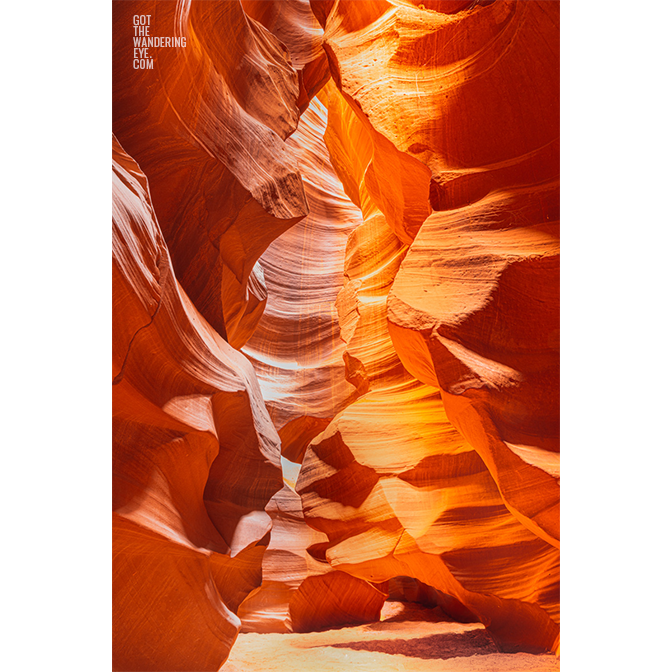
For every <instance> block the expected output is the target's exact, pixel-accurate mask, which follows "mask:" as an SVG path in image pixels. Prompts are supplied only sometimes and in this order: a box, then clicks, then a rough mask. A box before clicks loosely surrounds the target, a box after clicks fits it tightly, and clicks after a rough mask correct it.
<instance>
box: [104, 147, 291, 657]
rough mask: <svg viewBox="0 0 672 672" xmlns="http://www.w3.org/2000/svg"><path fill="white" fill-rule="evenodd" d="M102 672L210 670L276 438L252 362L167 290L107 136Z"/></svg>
mask: <svg viewBox="0 0 672 672" xmlns="http://www.w3.org/2000/svg"><path fill="white" fill-rule="evenodd" d="M112 230H113V266H112V268H113V311H114V312H113V319H114V322H113V324H114V332H113V352H112V375H113V382H112V384H113V450H112V479H113V502H112V505H113V510H114V517H113V552H114V559H113V628H114V647H113V664H114V667H115V669H120V670H121V669H124V670H138V669H146V670H168V669H170V670H177V669H203V670H205V669H213V670H216V669H218V668H219V666H220V665H221V664H222V663H223V662H224V660H226V656H227V654H228V651H229V649H230V647H231V645H232V643H233V640H234V639H235V636H236V633H237V631H238V628H239V625H240V621H239V619H238V618H237V617H236V615H235V610H236V609H237V607H238V605H239V603H240V601H241V600H242V597H243V596H245V595H246V594H247V593H249V592H250V591H251V590H252V589H253V588H254V587H256V586H257V585H258V584H259V582H260V580H261V560H262V551H263V546H262V547H261V548H259V547H257V544H258V543H260V542H263V539H264V536H265V535H266V534H267V532H268V529H269V528H270V519H269V518H268V515H267V514H266V513H265V512H264V507H265V506H266V504H267V503H268V501H269V499H270V498H271V496H272V495H273V494H274V493H275V492H276V491H277V490H278V489H279V488H280V487H282V476H281V471H280V440H279V437H278V434H277V432H276V431H275V428H274V426H273V424H272V423H271V421H270V418H269V416H268V413H267V412H266V408H265V406H264V403H263V399H262V397H261V392H260V390H259V385H258V383H257V380H256V378H255V376H254V372H253V370H252V367H251V365H250V364H249V362H248V361H247V360H246V359H245V357H244V356H243V355H242V354H240V353H239V352H237V351H236V350H234V349H233V348H232V347H231V346H230V345H229V344H228V343H226V342H225V341H224V340H223V339H222V338H221V337H220V336H219V335H218V334H217V333H216V332H215V331H214V329H213V328H212V327H211V326H210V325H209V324H208V323H207V322H206V321H205V320H204V319H203V317H202V316H201V315H200V314H199V313H198V311H197V310H196V309H195V307H194V306H193V304H192V302H191V301H190V300H189V298H188V297H187V295H186V294H185V293H184V291H183V290H182V288H181V287H180V285H179V283H178V282H177V281H176V280H175V276H174V273H173V268H172V263H171V259H170V255H169V252H168V249H167V247H166V244H165V242H164V239H163V237H162V235H161V232H160V230H159V227H158V224H157V220H156V215H155V213H154V209H153V204H152V200H151V197H150V192H149V189H148V185H147V180H146V177H145V176H144V175H143V173H142V171H141V170H140V169H139V167H138V165H137V163H136V162H135V161H134V160H133V159H132V158H131V157H130V156H129V155H128V154H127V153H126V152H125V151H124V150H123V148H122V147H121V145H120V144H119V143H118V142H117V140H116V139H113V229H112Z"/></svg>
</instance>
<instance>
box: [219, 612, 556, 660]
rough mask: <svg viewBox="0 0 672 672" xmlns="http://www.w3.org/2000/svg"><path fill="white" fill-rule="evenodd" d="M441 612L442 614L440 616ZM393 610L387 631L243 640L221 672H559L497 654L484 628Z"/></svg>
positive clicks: (384, 619) (523, 656) (386, 617)
mask: <svg viewBox="0 0 672 672" xmlns="http://www.w3.org/2000/svg"><path fill="white" fill-rule="evenodd" d="M437 612H438V613H437ZM440 614H441V612H440V611H438V610H430V609H423V608H422V607H419V606H417V605H411V604H404V603H401V602H386V603H385V606H384V607H383V613H382V615H381V622H380V623H372V624H369V625H361V626H357V627H346V628H338V629H335V630H328V631H326V632H314V633H308V634H298V633H296V634H285V635H278V634H267V635H261V634H256V633H247V634H241V635H239V636H238V639H237V640H236V643H235V644H234V646H233V650H232V651H231V655H230V656H229V660H228V661H227V663H226V664H225V665H224V666H223V667H221V668H220V672H276V671H277V672H281V671H282V672H297V671H301V672H349V671H350V670H352V672H437V671H438V670H441V671H445V672H452V671H454V672H516V671H517V670H530V671H534V672H542V671H543V672H547V671H548V672H550V671H553V672H557V671H559V670H560V661H559V660H558V659H557V658H556V657H555V656H553V655H541V656H539V655H531V654H527V653H516V654H506V653H497V648H496V647H495V645H494V643H493V641H492V640H491V639H490V637H489V635H488V634H487V633H486V632H485V629H484V628H483V626H482V625H480V624H473V623H470V624H468V625H463V624H461V623H450V622H446V621H442V620H441V618H442V616H441V615H440Z"/></svg>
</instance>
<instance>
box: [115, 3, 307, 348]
mask: <svg viewBox="0 0 672 672" xmlns="http://www.w3.org/2000/svg"><path fill="white" fill-rule="evenodd" d="M136 14H151V16H152V28H151V34H152V35H163V36H173V35H176V36H178V37H182V36H183V37H185V38H186V40H187V47H186V48H177V49H172V48H171V49H161V51H160V55H157V57H156V58H155V68H154V69H151V70H134V69H133V68H132V59H131V57H130V55H129V53H130V50H131V48H132V44H133V24H132V17H133V15H136ZM113 19H114V45H113V46H114V59H113V85H114V86H113V101H114V105H113V129H114V132H115V134H116V135H117V137H118V138H119V140H120V142H121V143H122V144H123V145H124V147H125V148H126V149H127V150H128V151H129V152H130V154H131V155H132V156H134V157H135V158H136V160H137V161H138V163H139V164H140V166H141V167H142V170H143V171H144V173H145V174H146V175H147V177H148V179H149V181H150V183H151V185H152V193H153V195H154V202H155V207H156V209H157V216H158V221H159V222H160V226H161V230H162V233H163V235H164V238H165V240H166V242H167V244H168V246H169V248H170V249H171V252H172V253H173V257H174V268H175V274H176V276H177V279H178V280H179V281H180V283H181V285H182V286H183V287H184V288H185V291H186V292H187V294H188V295H189V296H190V298H191V299H192V301H194V304H195V306H196V308H197V309H198V310H199V312H201V314H202V315H203V316H204V317H205V318H206V319H207V320H208V322H209V323H210V324H211V325H212V326H213V327H214V328H215V329H216V330H217V331H218V332H219V333H220V334H221V335H223V336H224V337H225V338H226V339H227V340H228V341H229V342H230V343H231V344H232V345H233V346H234V347H240V346H242V345H243V344H244V343H245V341H246V340H247V338H248V337H249V336H250V334H251V333H252V331H253V330H254V327H255V325H256V323H257V321H258V320H259V317H260V316H261V314H262V312H263V308H264V304H265V301H266V289H265V286H264V282H263V276H262V275H261V273H260V271H259V268H258V266H256V262H257V260H258V258H259V257H260V256H261V254H262V252H263V251H264V250H265V249H266V247H267V246H268V245H269V243H271V241H272V240H273V239H274V238H276V237H277V236H278V235H279V234H280V233H282V232H283V231H285V230H287V229H288V228H289V227H290V226H292V225H293V224H295V223H296V222H297V221H299V220H300V219H302V218H303V217H305V215H306V214H307V206H306V201H305V194H304V192H303V187H302V182H301V177H300V174H299V171H298V166H297V163H296V158H295V157H294V155H293V153H292V151H291V150H290V149H289V148H288V147H287V145H286V144H285V142H284V140H285V139H286V138H287V136H289V135H290V134H291V133H292V132H293V131H294V130H295V128H296V125H297V122H298V117H299V110H298V107H297V99H298V96H299V86H298V76H297V73H296V71H295V70H294V68H293V67H292V65H291V62H290V57H289V54H288V52H287V49H286V47H284V45H283V44H282V43H281V42H280V41H279V40H278V39H277V38H276V37H274V36H273V35H272V34H271V33H269V32H268V30H266V28H264V27H263V26H262V25H261V24H259V23H257V22H256V21H254V20H253V19H251V18H249V17H248V16H247V15H246V14H245V12H244V11H243V8H242V6H241V4H240V3H239V2H237V1H236V2H219V3H216V2H195V3H179V2H173V1H168V2H133V3H129V2H115V3H113Z"/></svg>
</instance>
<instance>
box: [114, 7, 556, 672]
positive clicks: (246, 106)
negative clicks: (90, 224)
mask: <svg viewBox="0 0 672 672" xmlns="http://www.w3.org/2000/svg"><path fill="white" fill-rule="evenodd" d="M135 15H150V16H151V17H152V18H151V34H152V35H161V36H184V37H186V38H187V39H186V42H187V46H186V47H183V48H163V49H158V50H155V57H154V63H155V67H154V69H151V70H134V69H133V67H132V58H131V53H132V44H133V16H135ZM113 18H114V33H113V47H114V54H113V68H114V69H113V81H114V91H113V102H114V105H113V131H114V137H113V320H114V321H113V325H114V334H113V390H114V394H113V404H114V405H113V416H114V420H113V511H114V513H113V549H114V559H113V574H114V579H113V665H114V668H115V669H119V670H124V669H125V670H151V669H155V670H180V669H181V670H206V669H213V670H216V669H219V667H220V666H221V665H222V664H223V663H224V662H225V660H226V658H227V656H228V653H229V651H230V650H231V647H232V646H235V644H234V642H235V639H236V636H237V633H238V632H239V630H241V628H242V630H243V631H257V632H286V631H295V632H306V631H311V630H317V629H321V628H327V627H333V626H337V625H343V624H348V623H365V622H371V621H376V620H377V619H378V618H379V614H380V610H381V607H382V604H383V602H384V600H385V599H386V598H387V596H388V595H389V594H393V595H396V596H399V595H400V594H403V595H404V596H405V598H406V599H413V600H416V601H419V602H423V603H425V604H428V605H430V604H431V606H434V605H436V604H438V605H439V606H440V607H441V608H442V609H443V612H444V613H445V614H446V618H452V619H454V620H459V621H462V622H471V621H480V622H482V623H483V624H484V625H485V626H486V627H487V629H488V631H489V633H490V635H491V636H492V638H493V640H494V641H495V642H497V645H498V646H499V647H500V649H501V650H503V651H519V650H524V651H549V650H556V651H557V650H558V646H559V432H558V411H559V408H558V407H559V394H558V386H559V374H558V364H559V301H558V299H559V296H558V295H559V278H558V274H559V263H558V256H559V155H558V152H559V118H558V111H559V108H558V95H559V60H558V59H559V3H557V2H553V1H551V2H544V1H540V2H534V1H529V2H522V1H519V2H515V1H508V0H496V1H495V2H492V1H490V2H466V1H462V2H458V1H448V0H445V1H442V0H425V2H423V3H419V2H410V1H407V0H371V1H370V2H359V1H356V0H350V1H348V0H311V1H310V2H308V1H307V0H287V1H284V2H280V1H279V0H277V1H276V0H271V1H268V2H266V1H264V2H257V1H255V0H233V1H225V2H190V1H188V0H186V1H185V0H175V1H172V0H171V1H165V2H149V1H147V2H136V1H135V0H134V1H133V2H122V1H117V2H114V3H113Z"/></svg>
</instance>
